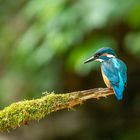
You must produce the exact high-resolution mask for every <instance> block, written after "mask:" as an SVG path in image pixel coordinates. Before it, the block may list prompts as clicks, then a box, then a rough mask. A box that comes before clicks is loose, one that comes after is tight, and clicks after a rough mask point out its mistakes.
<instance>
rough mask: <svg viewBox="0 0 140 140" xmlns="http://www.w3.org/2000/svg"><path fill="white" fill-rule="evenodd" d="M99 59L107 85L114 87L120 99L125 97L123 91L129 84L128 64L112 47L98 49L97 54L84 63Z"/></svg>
mask: <svg viewBox="0 0 140 140" xmlns="http://www.w3.org/2000/svg"><path fill="white" fill-rule="evenodd" d="M91 61H99V62H100V63H101V73H102V77H103V80H104V82H105V84H106V86H107V87H108V88H110V89H113V91H114V93H115V96H116V98H117V99H118V100H122V99H123V92H124V90H125V87H126V84H127V66H126V64H125V63H124V62H123V61H122V60H120V59H119V58H118V57H117V55H116V53H115V51H114V50H113V49H112V48H110V47H103V48H100V49H98V50H97V51H96V52H95V54H94V55H93V56H92V57H90V58H89V59H87V60H86V61H85V62H84V63H89V62H91Z"/></svg>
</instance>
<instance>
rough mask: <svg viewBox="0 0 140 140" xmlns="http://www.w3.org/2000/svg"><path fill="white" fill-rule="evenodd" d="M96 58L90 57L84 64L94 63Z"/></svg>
mask: <svg viewBox="0 0 140 140" xmlns="http://www.w3.org/2000/svg"><path fill="white" fill-rule="evenodd" d="M95 59H96V58H95V57H94V56H92V57H90V58H89V59H87V60H86V61H85V62H84V63H88V62H91V61H94V60H95Z"/></svg>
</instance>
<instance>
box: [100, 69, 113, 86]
mask: <svg viewBox="0 0 140 140" xmlns="http://www.w3.org/2000/svg"><path fill="white" fill-rule="evenodd" d="M101 71H102V70H101ZM102 76H103V80H104V82H105V84H106V86H107V87H108V88H111V87H110V82H109V80H108V78H107V77H106V76H105V74H104V72H103V71H102Z"/></svg>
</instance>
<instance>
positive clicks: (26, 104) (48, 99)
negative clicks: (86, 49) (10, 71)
mask: <svg viewBox="0 0 140 140" xmlns="http://www.w3.org/2000/svg"><path fill="white" fill-rule="evenodd" d="M43 94H44V95H43V97H41V98H40V99H33V100H24V101H20V102H16V103H13V104H11V105H10V106H8V107H5V108H4V109H3V110H1V111H0V131H1V132H3V131H5V130H9V129H15V128H16V127H18V126H20V125H21V124H27V123H28V122H29V121H30V120H40V119H42V118H44V117H45V116H47V115H48V114H50V113H52V112H55V111H58V110H62V109H65V108H72V107H74V106H75V105H78V104H82V103H83V102H84V101H86V100H88V99H92V98H94V99H99V98H100V97H107V96H109V95H112V94H114V92H113V90H111V89H108V88H97V89H96V88H95V89H90V90H83V91H76V92H71V93H65V94H64V93H63V94H55V93H48V92H44V93H43Z"/></svg>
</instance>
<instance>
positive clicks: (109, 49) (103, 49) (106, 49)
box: [95, 47, 116, 56]
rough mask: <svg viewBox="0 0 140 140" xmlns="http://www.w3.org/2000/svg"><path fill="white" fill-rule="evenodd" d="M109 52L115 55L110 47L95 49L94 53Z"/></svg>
mask: <svg viewBox="0 0 140 140" xmlns="http://www.w3.org/2000/svg"><path fill="white" fill-rule="evenodd" d="M105 53H106V54H110V55H113V56H116V53H115V51H114V50H113V49H112V48H109V47H104V48H101V49H99V50H97V51H96V53H95V55H102V54H105Z"/></svg>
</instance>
